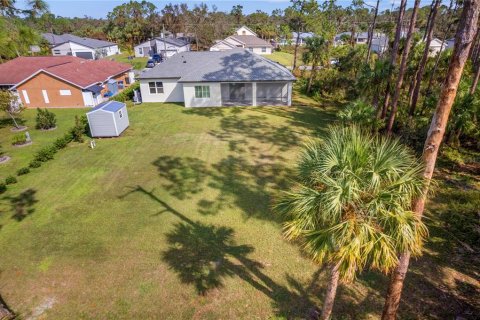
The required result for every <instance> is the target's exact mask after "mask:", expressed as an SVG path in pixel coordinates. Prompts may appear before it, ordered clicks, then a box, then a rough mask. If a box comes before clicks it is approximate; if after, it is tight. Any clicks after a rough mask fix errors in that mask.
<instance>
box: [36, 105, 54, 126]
mask: <svg viewBox="0 0 480 320" xmlns="http://www.w3.org/2000/svg"><path fill="white" fill-rule="evenodd" d="M56 125H57V119H56V116H55V113H53V112H50V111H48V110H47V109H43V110H42V109H40V108H37V118H36V125H35V128H37V129H42V130H48V129H52V128H55V126H56Z"/></svg>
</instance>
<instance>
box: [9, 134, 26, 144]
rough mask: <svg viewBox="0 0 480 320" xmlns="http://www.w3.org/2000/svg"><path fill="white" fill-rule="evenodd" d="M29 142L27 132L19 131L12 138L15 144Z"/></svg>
mask: <svg viewBox="0 0 480 320" xmlns="http://www.w3.org/2000/svg"><path fill="white" fill-rule="evenodd" d="M26 142H27V137H26V136H25V133H17V134H16V135H14V136H13V138H12V144H13V145H14V146H17V145H20V144H24V143H26Z"/></svg>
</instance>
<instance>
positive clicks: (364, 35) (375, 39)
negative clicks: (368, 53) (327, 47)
mask: <svg viewBox="0 0 480 320" xmlns="http://www.w3.org/2000/svg"><path fill="white" fill-rule="evenodd" d="M351 37H352V33H351V32H341V33H339V34H337V35H336V36H335V39H334V45H335V46H338V45H344V44H347V43H350V39H351ZM354 41H355V44H367V42H368V32H356V33H355V34H354ZM388 45H389V43H388V37H387V36H386V35H385V34H383V33H380V32H374V33H373V35H372V51H373V52H376V53H383V52H385V51H386V50H388Z"/></svg>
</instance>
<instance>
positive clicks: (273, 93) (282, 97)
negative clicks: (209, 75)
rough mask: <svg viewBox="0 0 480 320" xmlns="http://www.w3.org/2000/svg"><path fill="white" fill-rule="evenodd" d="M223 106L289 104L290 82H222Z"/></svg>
mask: <svg viewBox="0 0 480 320" xmlns="http://www.w3.org/2000/svg"><path fill="white" fill-rule="evenodd" d="M221 94H222V106H287V105H288V83H285V82H280V83H275V82H256V83H255V82H253V83H252V82H250V83H248V82H247V83H222V84H221Z"/></svg>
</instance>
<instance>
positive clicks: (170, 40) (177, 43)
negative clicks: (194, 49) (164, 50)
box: [155, 37, 188, 47]
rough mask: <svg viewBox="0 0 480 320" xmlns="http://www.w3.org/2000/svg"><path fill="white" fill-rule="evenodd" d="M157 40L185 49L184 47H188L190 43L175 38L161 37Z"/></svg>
mask: <svg viewBox="0 0 480 320" xmlns="http://www.w3.org/2000/svg"><path fill="white" fill-rule="evenodd" d="M155 39H156V40H159V41H165V42H166V43H169V44H171V45H174V46H177V47H183V46H186V45H187V44H188V43H187V42H185V41H183V40H181V39H175V38H161V37H157V38H155Z"/></svg>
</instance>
